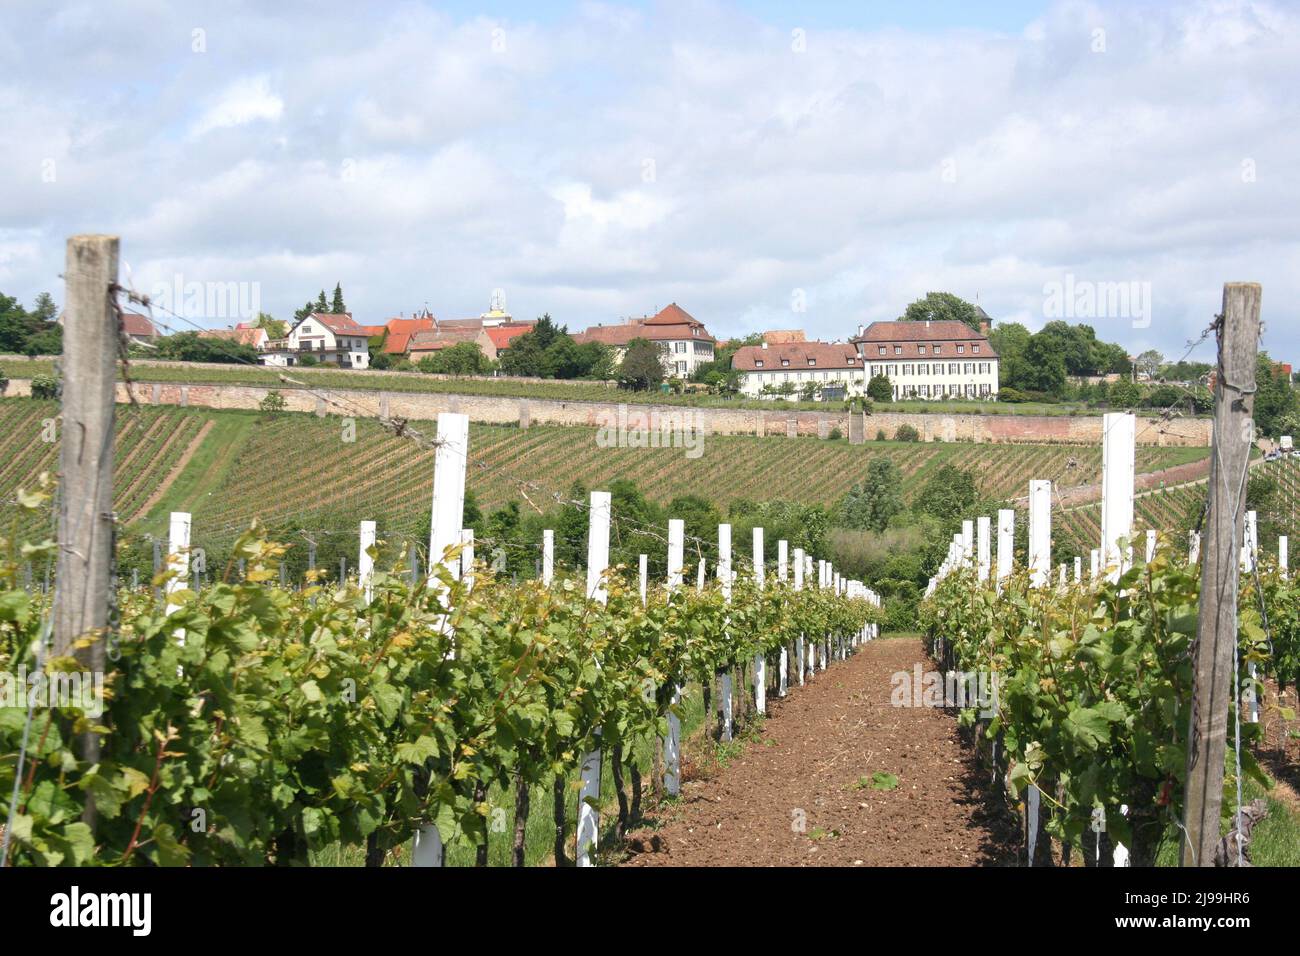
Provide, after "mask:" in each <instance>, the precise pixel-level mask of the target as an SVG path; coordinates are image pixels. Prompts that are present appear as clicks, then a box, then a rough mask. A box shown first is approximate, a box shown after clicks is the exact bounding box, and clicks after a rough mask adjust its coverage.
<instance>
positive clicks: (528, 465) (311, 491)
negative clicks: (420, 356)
mask: <svg viewBox="0 0 1300 956" xmlns="http://www.w3.org/2000/svg"><path fill="white" fill-rule="evenodd" d="M56 414H57V406H56V405H55V404H54V403H42V402H35V401H32V400H26V399H11V400H6V401H0V433H3V435H4V436H5V437H4V438H3V439H0V442H3V446H0V447H2V448H3V451H4V452H5V455H6V457H5V458H4V462H5V465H4V467H3V471H2V472H0V495H3V496H5V497H10V496H12V495H13V493H14V490H15V489H16V488H17V487H19V486H21V485H24V484H25V485H28V486H30V485H31V484H33V483H34V481H35V479H36V478H37V477H38V476H39V474H40V473H41V471H43V470H54V467H55V463H56V462H57V450H58V445H57V443H50V442H48V441H42V440H41V439H42V437H43V433H42V425H41V423H42V422H43V421H45V420H47V419H50V418H51V417H53V416H55V415H56ZM117 429H118V439H117V440H118V443H119V444H118V448H119V455H120V459H119V460H120V470H119V473H118V477H117V479H116V489H117V490H116V495H115V503H116V506H117V508H118V511H119V514H120V515H121V516H122V518H123V522H124V524H125V526H126V527H128V528H129V529H131V530H134V531H137V532H141V533H144V532H151V533H153V534H154V535H158V536H161V535H165V533H166V520H167V514H168V513H169V512H171V511H187V512H190V513H192V514H193V515H194V516H195V522H196V525H198V526H201V527H202V528H203V529H204V534H205V536H207V540H208V541H209V542H210V543H213V544H215V543H217V542H219V541H220V542H230V541H233V540H234V538H235V537H236V536H237V535H238V534H239V533H240V532H242V531H243V530H244V529H245V528H247V527H248V523H249V521H250V520H251V519H252V518H254V517H259V518H261V519H263V520H264V521H265V522H267V523H268V524H273V523H275V522H278V521H281V520H295V521H299V522H301V523H303V525H304V526H309V527H314V528H320V527H333V526H335V525H337V526H338V527H339V528H345V529H346V530H347V531H349V532H352V531H353V530H354V529H355V524H356V521H358V520H360V519H361V518H363V517H365V518H372V519H374V520H377V521H378V522H379V523H380V527H381V529H383V530H384V531H385V533H386V534H388V535H390V536H393V537H401V536H411V535H414V534H415V533H416V532H418V531H420V530H421V529H423V528H424V527H425V526H426V524H427V511H428V498H429V495H428V487H427V476H428V475H429V474H430V473H431V470H432V467H433V453H432V451H430V450H428V449H423V448H421V447H419V446H418V445H416V444H413V443H412V442H411V441H410V440H409V439H406V438H402V437H398V436H395V435H393V434H392V432H391V431H389V430H388V429H385V428H383V427H382V426H380V425H379V424H378V423H375V422H372V421H368V420H358V421H357V422H356V425H355V432H354V433H350V434H347V435H345V433H344V430H343V427H342V426H341V425H340V424H339V423H338V422H337V421H333V420H329V419H324V420H322V419H318V418H315V417H313V416H309V415H301V414H282V415H279V416H275V417H270V418H267V417H263V416H258V415H254V414H251V413H243V412H218V411H206V410H197V409H196V410H190V409H179V408H168V407H157V408H155V407H132V406H123V407H122V408H120V409H119V412H118V424H117ZM595 434H596V433H595V432H594V431H593V430H591V429H586V428H564V427H540V426H535V427H533V428H530V429H528V430H526V431H522V430H520V429H518V428H513V427H507V426H492V425H474V426H472V427H471V436H472V441H473V447H474V458H475V462H476V465H475V470H476V471H477V472H478V473H477V474H476V475H475V481H474V490H475V494H476V497H477V499H478V501H479V503H480V504H481V505H482V506H484V507H485V508H491V507H497V506H500V505H503V504H505V503H507V502H508V501H511V500H514V499H515V498H516V497H517V494H518V484H517V480H516V476H520V475H525V476H529V477H530V478H533V479H536V480H537V481H538V482H540V483H541V484H543V485H545V486H547V487H549V488H550V489H552V490H553V491H555V492H563V491H567V490H568V488H569V487H570V486H571V485H572V484H573V483H574V482H579V483H581V484H583V485H585V486H586V487H589V488H590V487H603V486H606V485H607V484H608V483H609V482H610V481H613V480H615V479H619V478H630V479H632V480H634V481H635V482H636V483H637V485H638V486H639V487H640V488H641V489H642V490H643V492H644V493H645V494H646V495H647V497H649V498H651V499H652V500H655V501H657V502H660V503H667V502H668V501H670V500H672V499H673V498H674V497H676V496H678V495H685V494H698V493H700V492H701V491H703V492H705V493H707V494H708V495H709V496H710V497H711V498H712V499H713V500H714V501H716V502H717V503H718V504H719V505H723V506H725V505H727V504H729V503H730V502H731V501H733V500H737V499H747V500H752V501H758V502H762V501H768V500H773V499H788V500H799V501H803V502H806V503H808V504H821V505H826V506H829V505H832V504H834V503H835V502H836V501H837V500H838V499H839V498H841V497H842V496H843V495H844V493H845V492H847V491H848V490H849V489H850V488H851V487H852V486H853V485H854V484H855V483H856V482H858V481H860V480H861V478H862V476H863V475H864V474H865V473H866V469H867V466H868V464H869V463H870V461H871V460H872V459H873V458H875V457H878V456H886V457H889V458H890V459H892V460H894V461H895V462H896V463H897V464H898V466H899V470H900V473H901V475H902V477H903V480H904V486H903V490H904V494H905V496H908V497H910V496H911V495H912V494H914V493H915V491H916V490H917V489H919V488H920V487H921V486H922V485H923V484H924V482H925V480H926V479H927V478H928V477H929V476H930V475H931V474H933V473H934V472H935V471H936V470H938V469H939V468H940V467H942V466H944V465H954V466H956V467H959V468H962V469H968V470H970V471H972V472H973V473H974V474H975V475H977V476H978V479H979V482H980V486H981V492H982V493H983V494H984V495H985V496H986V497H988V498H990V499H1003V498H1010V497H1012V496H1015V495H1018V494H1021V493H1022V491H1023V488H1024V486H1025V482H1026V481H1028V479H1029V478H1030V477H1031V476H1034V475H1044V474H1046V475H1056V476H1059V480H1060V481H1061V482H1063V483H1065V484H1070V485H1076V484H1090V483H1095V482H1096V481H1097V480H1098V479H1099V477H1100V474H1101V455H1100V450H1099V449H1095V448H1080V447H1077V446H1063V445H1005V446H991V445H976V444H964V443H957V444H940V443H926V444H910V443H899V442H871V443H867V444H866V445H860V446H854V445H850V444H848V443H847V442H845V441H840V440H830V441H823V440H817V439H812V438H800V439H794V440H793V441H794V442H796V443H797V444H795V445H794V446H793V447H792V446H790V445H789V444H787V443H786V442H784V441H780V440H772V439H756V438H749V437H743V436H711V437H709V438H707V439H706V440H705V443H704V452H703V454H702V455H701V456H700V457H698V458H689V457H687V456H686V455H685V454H684V452H683V451H682V450H681V449H672V448H606V447H601V446H600V445H598V444H597V442H596V441H595ZM133 450H135V453H134V454H133ZM187 452H188V457H187V459H186V467H185V468H184V469H182V470H180V471H177V470H176V465H177V463H178V462H179V461H180V460H181V459H182V457H185V456H186V455H187ZM792 454H793V455H795V456H796V457H797V460H798V462H799V467H798V468H791V467H790V462H791V457H792ZM1204 456H1205V451H1204V450H1203V449H1189V448H1158V447H1149V446H1143V447H1142V448H1140V449H1139V450H1138V453H1137V468H1138V471H1139V472H1141V473H1146V472H1152V471H1157V470H1160V469H1163V468H1169V467H1173V466H1176V465H1181V464H1185V463H1188V462H1195V461H1199V460H1203V459H1204ZM295 489H297V491H295ZM146 505H148V507H145V506H146ZM1080 513H1081V515H1086V514H1087V510H1086V509H1083V510H1082V511H1081V512H1080ZM1080 522H1081V524H1082V526H1083V527H1086V526H1087V525H1086V522H1085V521H1084V519H1083V518H1081V519H1080ZM1166 526H1167V525H1166Z"/></svg>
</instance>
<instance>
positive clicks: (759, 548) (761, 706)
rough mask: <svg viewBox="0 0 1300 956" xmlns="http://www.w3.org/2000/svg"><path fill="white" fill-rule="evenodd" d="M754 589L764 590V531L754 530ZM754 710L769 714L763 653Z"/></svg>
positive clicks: (757, 658)
mask: <svg viewBox="0 0 1300 956" xmlns="http://www.w3.org/2000/svg"><path fill="white" fill-rule="evenodd" d="M754 587H756V588H757V589H758V590H760V591H761V590H762V589H763V529H762V528H755V529H754ZM754 709H755V710H757V711H758V712H759V713H760V714H766V713H767V657H766V656H765V655H764V654H763V652H762V651H759V652H758V653H757V654H755V655H754Z"/></svg>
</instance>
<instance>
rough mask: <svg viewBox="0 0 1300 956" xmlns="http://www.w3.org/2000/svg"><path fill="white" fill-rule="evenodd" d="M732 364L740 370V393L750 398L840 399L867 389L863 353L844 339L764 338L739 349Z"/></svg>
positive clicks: (862, 392) (859, 393)
mask: <svg viewBox="0 0 1300 956" xmlns="http://www.w3.org/2000/svg"><path fill="white" fill-rule="evenodd" d="M731 367H732V368H733V369H734V370H736V371H737V372H740V373H741V380H740V391H741V394H743V395H748V396H750V397H752V398H772V399H776V398H791V399H797V398H799V397H800V396H801V395H808V396H809V397H812V398H817V397H822V398H829V397H830V394H832V393H833V394H834V396H835V397H836V398H843V397H847V396H849V395H862V394H864V393H865V392H866V390H867V376H866V371H865V369H864V368H863V361H862V356H861V355H859V354H858V350H857V349H856V348H855V347H854V346H852V345H849V344H846V343H844V342H780V343H770V342H768V341H766V340H764V342H763V344H761V345H742V346H741V347H740V348H738V349H737V350H736V354H735V355H734V356H732V359H731Z"/></svg>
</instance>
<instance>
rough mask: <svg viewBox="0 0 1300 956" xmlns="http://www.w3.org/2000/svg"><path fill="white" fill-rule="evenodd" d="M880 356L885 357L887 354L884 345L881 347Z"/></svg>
mask: <svg viewBox="0 0 1300 956" xmlns="http://www.w3.org/2000/svg"><path fill="white" fill-rule="evenodd" d="M880 354H881V355H884V354H885V347H884V346H883V345H882V346H880Z"/></svg>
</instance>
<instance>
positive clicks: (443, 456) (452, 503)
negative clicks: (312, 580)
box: [411, 412, 469, 867]
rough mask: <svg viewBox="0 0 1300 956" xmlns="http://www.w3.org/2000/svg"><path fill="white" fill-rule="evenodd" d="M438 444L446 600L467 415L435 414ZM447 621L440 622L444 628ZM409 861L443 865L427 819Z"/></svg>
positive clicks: (455, 566)
mask: <svg viewBox="0 0 1300 956" xmlns="http://www.w3.org/2000/svg"><path fill="white" fill-rule="evenodd" d="M437 441H438V445H437V448H436V450H435V451H434V453H433V512H432V515H431V519H430V525H431V526H430V529H429V569H428V570H429V578H428V580H429V586H430V587H431V588H434V589H436V590H437V592H438V593H439V594H440V595H441V596H442V597H443V599H444V600H445V596H446V588H444V587H443V585H442V582H440V581H439V580H438V577H437V569H438V568H439V567H444V568H446V569H447V570H449V571H450V572H451V574H452V576H453V577H459V575H460V560H459V559H458V558H453V557H452V551H453V550H454V549H455V547H456V545H458V544H459V543H460V532H461V521H462V519H463V518H464V516H465V465H466V461H467V456H468V455H469V416H468V415H461V414H459V413H457V412H441V413H439V415H438V437H437ZM446 626H447V622H446V621H445V620H444V621H443V622H441V624H440V627H443V628H445V627H446ZM411 865H412V866H419V867H427V866H442V865H443V846H442V834H440V833H439V832H438V827H437V826H436V825H434V824H432V823H426V824H424V825H423V826H421V827H420V829H419V830H417V831H416V833H415V840H414V843H413V845H412V848H411Z"/></svg>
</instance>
